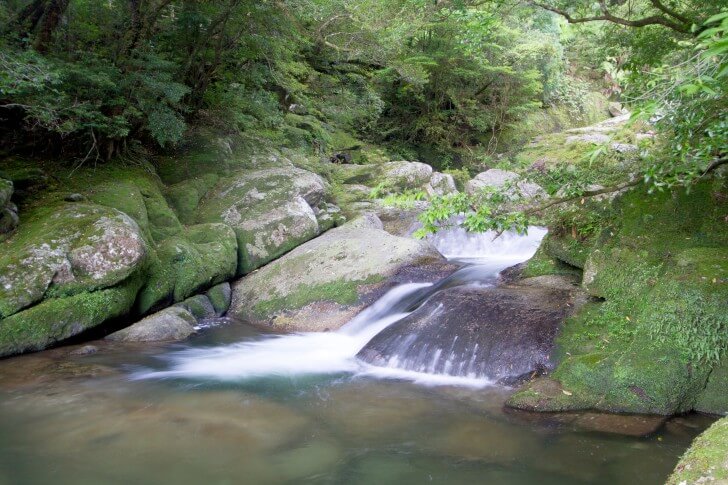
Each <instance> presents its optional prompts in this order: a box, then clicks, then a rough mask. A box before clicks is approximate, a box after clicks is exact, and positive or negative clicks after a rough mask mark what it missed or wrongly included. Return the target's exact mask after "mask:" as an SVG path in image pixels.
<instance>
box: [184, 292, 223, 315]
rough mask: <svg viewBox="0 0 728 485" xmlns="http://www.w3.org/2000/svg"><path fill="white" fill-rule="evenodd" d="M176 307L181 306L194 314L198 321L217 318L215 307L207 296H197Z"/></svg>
mask: <svg viewBox="0 0 728 485" xmlns="http://www.w3.org/2000/svg"><path fill="white" fill-rule="evenodd" d="M175 306H181V307H182V308H185V309H186V310H187V311H188V312H190V313H191V314H192V316H194V317H195V318H196V319H197V320H202V319H204V318H214V317H216V316H217V312H216V311H215V307H214V306H213V305H212V302H211V301H210V299H209V298H208V297H207V296H206V295H195V296H191V297H189V298H187V299H186V300H184V301H183V302H182V303H178V304H177V305H175Z"/></svg>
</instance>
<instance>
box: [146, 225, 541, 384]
mask: <svg viewBox="0 0 728 485" xmlns="http://www.w3.org/2000/svg"><path fill="white" fill-rule="evenodd" d="M545 234H546V230H545V229H542V228H537V227H534V228H531V229H530V230H529V233H528V235H518V234H515V233H505V234H503V235H501V236H500V237H498V238H494V235H493V234H492V233H484V234H468V233H466V232H465V231H463V230H461V229H452V230H448V231H443V232H442V233H440V234H438V235H436V236H435V237H433V239H432V242H433V244H435V246H436V247H437V248H438V250H440V252H441V253H443V254H444V255H445V256H446V257H448V258H449V259H452V260H458V261H464V262H467V263H469V265H468V266H465V267H463V268H461V269H460V270H458V271H456V272H455V273H453V274H452V275H450V276H448V277H447V278H444V279H443V280H441V281H439V282H438V283H435V284H430V283H411V284H405V285H401V286H399V287H396V288H393V289H392V290H390V291H389V292H388V293H386V294H385V295H384V296H383V297H382V298H380V299H379V300H378V301H377V302H375V303H374V304H372V305H371V306H369V307H368V308H367V309H365V310H364V311H362V312H361V313H360V314H359V315H357V316H356V317H355V318H354V319H352V320H351V321H350V322H349V323H347V324H346V325H344V326H343V327H341V328H340V329H339V330H338V331H335V332H325V333H298V334H289V335H277V336H265V337H262V338H260V339H258V340H255V341H246V342H241V343H238V344H233V345H227V346H220V347H212V348H203V349H188V350H184V351H179V352H175V353H172V354H170V355H168V357H167V358H168V359H169V361H170V362H169V363H170V369H168V370H164V371H157V372H143V373H139V374H137V378H160V377H179V378H195V379H200V378H204V379H216V380H240V379H250V378H259V377H265V376H296V375H306V374H334V373H354V374H366V375H375V376H380V377H397V378H405V379H411V380H415V381H418V382H422V383H433V384H438V383H450V384H465V385H487V384H489V383H490V382H491V381H490V380H489V379H488V378H487V377H485V376H482V375H481V376H479V375H465V376H463V375H448V372H447V370H448V369H446V368H445V369H443V368H438V371H440V372H437V373H435V374H432V373H427V370H429V369H424V370H425V372H424V373H423V372H417V371H411V370H407V369H399V368H397V367H396V366H389V367H377V366H372V365H369V364H366V363H365V362H363V361H361V360H359V359H358V358H357V357H356V356H357V353H359V351H361V350H362V348H364V346H365V345H366V344H367V343H368V342H369V341H370V340H372V339H373V338H374V337H375V336H376V335H377V334H379V333H380V332H382V331H383V330H384V329H386V328H387V327H389V326H390V325H392V324H394V323H395V322H398V321H400V320H401V319H403V318H404V317H406V316H407V315H409V314H410V313H412V312H413V311H414V310H415V309H417V308H418V307H419V306H421V305H422V304H423V303H424V302H425V301H426V300H427V299H428V298H429V297H430V296H432V295H433V294H434V293H437V292H438V291H440V290H443V289H446V288H452V287H459V286H475V287H489V286H493V285H494V283H495V281H496V280H497V276H498V273H499V272H500V271H502V270H503V269H505V268H507V267H509V266H512V265H514V264H517V263H519V262H522V261H525V260H527V259H528V258H530V257H531V256H532V255H533V254H534V253H535V251H536V249H537V248H538V245H539V243H540V241H541V239H542V238H543V237H544V235H545ZM433 370H434V368H433Z"/></svg>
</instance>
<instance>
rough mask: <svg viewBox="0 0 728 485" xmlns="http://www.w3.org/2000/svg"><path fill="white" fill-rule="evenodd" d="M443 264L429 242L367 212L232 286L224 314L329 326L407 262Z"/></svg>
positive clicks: (280, 324)
mask: <svg viewBox="0 0 728 485" xmlns="http://www.w3.org/2000/svg"><path fill="white" fill-rule="evenodd" d="M433 263H434V264H444V259H443V258H442V256H441V255H440V254H439V253H438V252H437V250H435V249H434V247H432V246H431V245H430V244H429V243H426V242H423V241H415V240H412V239H406V238H401V237H396V236H393V235H391V234H388V233H387V232H385V231H384V230H383V229H382V223H381V221H380V220H379V219H378V218H377V217H376V216H374V215H372V214H370V215H367V216H365V217H360V218H359V219H355V220H353V221H351V222H348V223H346V224H344V225H343V226H341V227H338V228H336V229H332V230H331V231H329V232H327V233H326V234H324V235H323V236H321V237H318V238H316V239H314V240H312V241H309V242H307V243H305V244H303V245H301V246H299V247H297V248H296V249H294V250H293V251H291V252H290V253H288V254H286V255H285V256H283V257H282V258H280V259H278V260H276V261H274V262H272V263H271V264H268V265H266V266H265V267H263V268H261V269H259V270H258V271H255V272H254V273H252V274H250V275H248V276H246V277H244V278H243V279H241V280H240V281H238V282H237V283H235V285H234V286H233V301H232V304H231V307H230V310H229V314H230V315H232V316H235V317H239V318H241V319H243V320H247V321H249V322H251V323H253V324H255V325H263V326H274V327H276V328H278V329H281V330H315V331H321V330H333V329H336V328H338V327H340V326H341V325H343V324H344V323H346V322H347V321H348V320H349V319H350V318H352V317H353V316H354V315H355V314H356V313H358V312H359V311H360V310H361V309H362V308H363V307H364V306H365V305H366V304H367V303H368V302H370V301H372V300H373V298H374V296H375V295H379V294H380V293H381V290H382V288H383V286H384V285H385V284H386V282H387V280H388V279H390V278H391V277H393V276H394V275H395V274H397V273H398V272H400V271H402V270H404V269H406V268H407V267H417V266H421V265H427V264H433Z"/></svg>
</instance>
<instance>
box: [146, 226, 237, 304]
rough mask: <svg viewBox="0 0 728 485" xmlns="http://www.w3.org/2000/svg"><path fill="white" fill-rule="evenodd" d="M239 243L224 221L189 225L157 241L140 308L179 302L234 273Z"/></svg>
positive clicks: (227, 278)
mask: <svg viewBox="0 0 728 485" xmlns="http://www.w3.org/2000/svg"><path fill="white" fill-rule="evenodd" d="M237 265H238V244H237V239H236V237H235V233H234V232H233V230H232V229H231V228H230V227H229V226H227V225H225V224H197V225H194V226H189V227H187V228H185V229H184V231H183V232H182V233H180V234H178V235H177V236H174V237H170V238H167V239H165V240H163V241H162V242H161V243H159V244H158V245H157V248H156V258H154V259H153V261H152V263H151V265H150V268H149V272H148V274H149V276H148V278H147V281H146V282H145V285H144V288H142V290H141V292H140V294H139V300H138V310H139V312H141V313H145V312H147V311H149V310H150V309H152V308H155V307H159V306H160V305H164V304H169V303H172V302H179V301H182V300H184V299H185V298H186V297H188V296H190V295H193V294H195V293H197V292H198V291H200V290H203V289H205V288H209V287H210V286H213V285H216V284H218V283H220V282H223V281H226V280H229V279H231V278H232V277H233V276H235V272H236V268H237Z"/></svg>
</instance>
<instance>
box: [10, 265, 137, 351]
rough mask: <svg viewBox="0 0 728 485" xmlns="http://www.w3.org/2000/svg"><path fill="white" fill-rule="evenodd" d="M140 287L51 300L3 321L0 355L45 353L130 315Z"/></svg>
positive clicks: (130, 283)
mask: <svg viewBox="0 0 728 485" xmlns="http://www.w3.org/2000/svg"><path fill="white" fill-rule="evenodd" d="M140 286H141V280H140V278H132V279H130V280H128V281H126V282H125V283H123V284H121V285H119V286H115V287H112V288H106V289H103V290H98V291H92V292H87V293H80V294H78V295H74V296H70V297H67V298H52V299H48V300H45V301H43V302H42V303H39V304H38V305H36V306H34V307H31V308H29V309H27V310H24V311H22V312H20V313H16V314H15V315H12V316H10V317H8V318H5V319H2V320H0V355H3V356H4V355H12V354H17V353H21V352H27V351H34V350H42V349H44V348H46V347H48V346H49V345H51V344H53V343H55V342H59V341H62V340H64V339H66V338H69V337H72V336H74V335H77V334H79V333H81V332H83V331H84V330H87V329H89V328H93V327H95V326H97V325H99V324H101V323H103V322H105V321H106V320H109V319H111V318H115V317H119V316H122V315H124V314H126V313H128V312H129V311H130V310H131V308H132V307H133V305H134V300H135V297H136V294H137V291H138V290H139V287H140Z"/></svg>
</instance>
